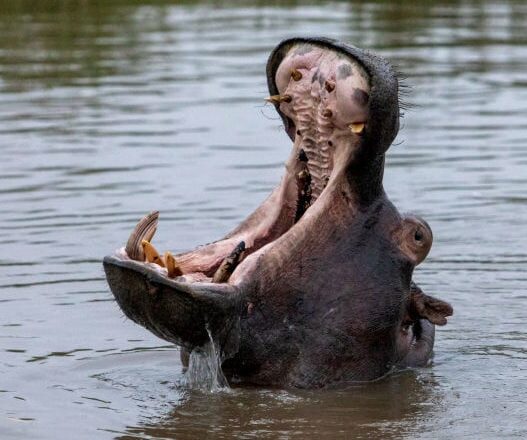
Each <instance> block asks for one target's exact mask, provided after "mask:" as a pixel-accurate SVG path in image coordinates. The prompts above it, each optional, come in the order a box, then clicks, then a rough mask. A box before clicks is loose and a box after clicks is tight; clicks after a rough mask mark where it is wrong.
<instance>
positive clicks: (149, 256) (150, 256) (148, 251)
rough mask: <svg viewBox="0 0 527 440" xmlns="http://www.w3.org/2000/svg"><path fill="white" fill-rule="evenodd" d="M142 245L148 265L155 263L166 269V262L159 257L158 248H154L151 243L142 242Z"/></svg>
mask: <svg viewBox="0 0 527 440" xmlns="http://www.w3.org/2000/svg"><path fill="white" fill-rule="evenodd" d="M141 245H142V246H143V252H144V254H145V259H146V261H147V262H148V263H155V264H157V265H159V266H161V267H165V262H164V261H163V259H162V258H161V257H160V256H159V252H157V250H156V248H155V247H154V246H152V244H151V243H150V242H149V241H147V240H143V241H141Z"/></svg>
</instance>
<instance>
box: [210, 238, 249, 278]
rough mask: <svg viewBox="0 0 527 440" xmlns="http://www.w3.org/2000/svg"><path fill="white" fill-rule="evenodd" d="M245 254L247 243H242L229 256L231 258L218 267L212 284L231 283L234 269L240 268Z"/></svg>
mask: <svg viewBox="0 0 527 440" xmlns="http://www.w3.org/2000/svg"><path fill="white" fill-rule="evenodd" d="M244 252H245V242H244V241H240V243H239V244H238V246H236V247H235V248H234V250H233V251H232V252H231V253H230V254H229V256H228V257H227V258H225V259H224V260H223V261H222V263H221V264H220V267H218V270H217V271H216V273H215V274H214V276H213V277H212V282H213V283H226V282H227V281H229V278H230V276H231V274H232V273H233V272H234V269H236V266H238V264H239V263H240V261H241V260H242V258H243V253H244Z"/></svg>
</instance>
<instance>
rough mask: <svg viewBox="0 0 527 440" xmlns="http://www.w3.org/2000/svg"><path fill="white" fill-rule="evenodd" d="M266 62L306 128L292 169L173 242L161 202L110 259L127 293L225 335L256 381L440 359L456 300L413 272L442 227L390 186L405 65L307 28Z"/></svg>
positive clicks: (145, 307) (140, 310) (312, 379)
mask: <svg viewBox="0 0 527 440" xmlns="http://www.w3.org/2000/svg"><path fill="white" fill-rule="evenodd" d="M267 76H268V83H269V90H270V92H271V96H270V97H269V98H268V100H269V102H271V103H273V104H274V106H275V107H276V109H277V111H278V113H279V114H280V116H281V117H282V120H283V121H284V125H285V128H286V132H287V134H288V135H289V136H290V138H291V139H292V140H293V148H292V152H291V155H290V157H289V159H288V161H287V163H286V170H285V174H284V177H283V179H282V181H281V183H280V184H279V185H278V186H277V188H276V189H275V190H274V191H273V192H272V193H271V195H270V196H269V197H268V198H267V199H266V200H265V201H264V202H263V203H262V205H261V206H260V207H259V208H257V209H256V211H255V212H254V213H252V214H251V215H250V216H249V217H248V218H247V219H246V220H245V221H244V222H242V223H241V224H240V225H239V226H238V227H237V228H236V229H234V230H233V231H232V232H231V233H230V234H228V235H227V236H226V237H225V238H223V239H221V240H219V241H217V242H214V243H212V244H209V245H206V246H202V247H199V248H197V249H195V250H193V251H190V252H186V253H182V254H179V255H175V256H174V255H172V254H171V253H170V252H167V253H165V254H164V255H160V254H158V252H157V251H156V249H155V248H154V247H153V246H152V244H151V240H152V238H153V235H154V233H155V230H156V228H157V223H158V213H157V212H154V213H151V214H149V215H147V216H146V217H145V218H143V219H142V220H141V221H140V222H139V223H138V225H137V226H136V228H135V230H134V231H133V233H132V235H131V236H130V239H129V240H128V243H127V245H126V247H125V248H124V249H121V250H119V251H118V252H117V253H116V254H115V255H113V256H111V257H106V258H105V260H104V265H105V270H106V274H107V279H108V282H109V285H110V287H111V289H112V292H113V293H114V295H115V298H116V299H117V301H118V303H119V305H120V306H121V308H122V309H123V311H124V313H125V314H126V315H127V316H128V317H129V318H131V319H132V320H134V321H135V322H137V323H138V324H140V325H143V326H144V327H146V328H147V329H149V330H150V331H152V332H153V333H154V334H156V335H157V336H159V337H161V338H164V339H166V340H168V341H171V342H174V343H176V344H178V345H180V346H182V347H185V349H186V350H193V349H195V348H197V347H200V346H202V345H203V344H205V343H206V342H207V341H208V340H209V338H210V337H211V336H212V337H213V339H214V341H215V342H216V343H217V344H218V346H219V347H220V349H221V353H222V356H223V359H224V369H225V371H226V373H227V374H228V375H230V376H231V377H234V376H236V377H237V378H239V379H240V380H242V381H245V382H251V383H259V384H278V385H292V386H301V387H317V386H326V385H329V384H332V383H341V382H347V381H353V380H370V379H375V378H377V377H379V376H382V375H384V374H385V373H386V372H387V371H389V370H390V369H391V368H392V367H393V366H395V365H404V366H408V365H424V364H426V362H427V361H428V359H429V358H430V354H431V351H432V347H433V331H434V326H433V324H445V323H446V319H445V317H446V316H449V315H450V314H451V313H452V309H451V307H450V306H449V305H448V304H446V303H444V302H442V301H440V300H437V299H435V298H432V297H429V296H427V295H425V294H424V293H423V292H422V291H421V290H420V289H419V288H418V287H417V286H416V285H415V284H414V283H412V281H411V279H412V272H413V269H414V267H415V266H416V265H417V264H419V263H420V262H421V261H423V260H424V258H425V257H426V255H427V254H428V252H429V250H430V247H431V244H432V231H431V229H430V227H429V226H428V224H427V223H426V222H425V221H424V220H422V219H420V218H418V217H415V216H401V215H400V214H399V213H398V212H397V210H396V209H395V207H394V206H393V205H392V204H391V203H390V202H389V200H388V199H387V197H386V194H385V193H384V190H383V187H382V177H383V169H384V153H385V151H386V150H387V149H388V147H389V145H390V143H391V142H392V141H393V139H394V137H395V135H396V134H397V130H398V125H399V108H398V86H397V78H396V76H395V74H394V73H393V71H392V70H391V68H390V67H389V65H388V64H387V63H386V62H385V61H384V60H382V59H381V58H378V57H376V56H374V55H372V54H371V53H367V52H364V51H361V50H359V49H357V48H355V47H351V46H346V45H343V44H340V43H337V42H334V41H331V40H328V39H302V38H296V39H291V40H286V41H284V42H282V43H281V44H280V45H278V47H277V48H276V49H275V50H274V51H273V53H272V54H271V56H270V58H269V62H268V66H267Z"/></svg>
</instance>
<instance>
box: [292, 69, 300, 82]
mask: <svg viewBox="0 0 527 440" xmlns="http://www.w3.org/2000/svg"><path fill="white" fill-rule="evenodd" d="M291 78H293V79H294V80H295V81H300V80H301V79H302V73H301V72H300V71H299V70H296V69H291Z"/></svg>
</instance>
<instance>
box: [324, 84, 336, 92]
mask: <svg viewBox="0 0 527 440" xmlns="http://www.w3.org/2000/svg"><path fill="white" fill-rule="evenodd" d="M324 87H326V90H327V91H328V92H329V93H331V92H332V91H333V90H335V83H334V82H333V81H326V82H325V84H324Z"/></svg>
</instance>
